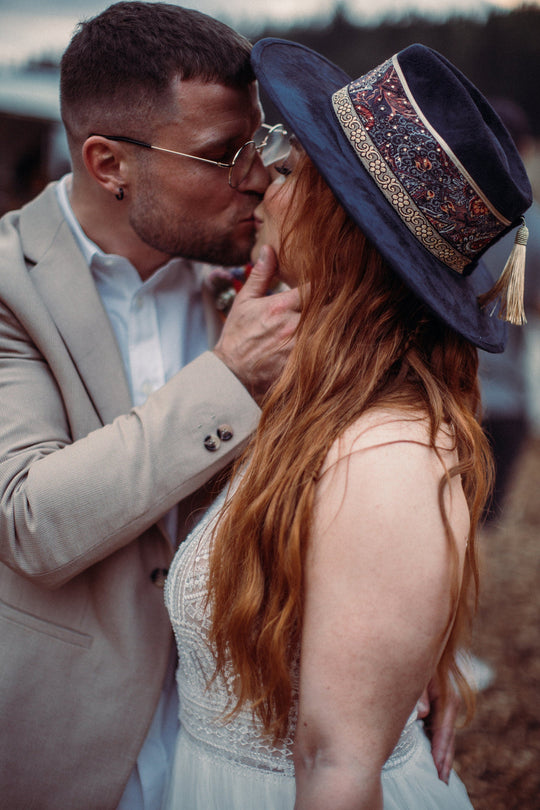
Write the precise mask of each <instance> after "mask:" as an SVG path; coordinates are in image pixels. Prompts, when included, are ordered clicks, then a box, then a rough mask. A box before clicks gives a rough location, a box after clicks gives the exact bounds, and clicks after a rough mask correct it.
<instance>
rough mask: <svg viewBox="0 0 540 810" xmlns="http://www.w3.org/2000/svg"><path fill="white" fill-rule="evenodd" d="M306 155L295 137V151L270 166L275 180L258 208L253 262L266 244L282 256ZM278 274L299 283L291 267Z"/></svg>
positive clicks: (291, 282)
mask: <svg viewBox="0 0 540 810" xmlns="http://www.w3.org/2000/svg"><path fill="white" fill-rule="evenodd" d="M302 154H303V152H302V149H301V147H300V146H299V144H298V142H295V141H294V139H293V140H292V144H291V152H290V154H289V156H288V157H287V158H286V160H284V161H283V162H280V163H277V164H274V166H272V167H271V168H270V173H271V181H270V185H269V186H268V188H267V189H266V192H265V195H264V199H263V200H262V202H261V203H260V205H259V206H258V207H257V208H256V209H255V228H256V237H255V244H254V245H253V248H252V250H251V261H252V262H253V263H255V262H256V261H257V259H258V257H259V253H260V251H261V248H262V246H263V245H270V247H271V248H273V249H274V252H275V253H276V255H279V249H280V247H281V241H282V238H283V230H284V225H285V220H286V218H288V216H290V213H291V210H290V203H291V198H292V193H293V190H294V186H295V183H296V167H297V165H298V162H299V160H300V157H301V155H302ZM278 275H279V277H280V279H281V280H282V281H284V282H285V283H286V284H288V285H289V286H291V287H294V286H295V285H296V283H297V279H296V277H295V274H294V272H293V271H292V270H291V269H290V268H283V267H279V269H278Z"/></svg>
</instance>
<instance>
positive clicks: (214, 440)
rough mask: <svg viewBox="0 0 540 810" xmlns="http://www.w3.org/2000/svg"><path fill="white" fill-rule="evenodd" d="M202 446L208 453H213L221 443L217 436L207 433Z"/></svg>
mask: <svg viewBox="0 0 540 810" xmlns="http://www.w3.org/2000/svg"><path fill="white" fill-rule="evenodd" d="M203 444H204V446H205V447H206V449H207V450H208V451H209V452H210V453H214V452H215V451H216V450H217V449H218V447H219V445H220V444H221V442H220V440H219V439H218V437H217V436H214V434H213V433H209V434H208V436H205V437H204V442H203Z"/></svg>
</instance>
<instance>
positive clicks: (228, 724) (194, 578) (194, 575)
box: [165, 493, 417, 777]
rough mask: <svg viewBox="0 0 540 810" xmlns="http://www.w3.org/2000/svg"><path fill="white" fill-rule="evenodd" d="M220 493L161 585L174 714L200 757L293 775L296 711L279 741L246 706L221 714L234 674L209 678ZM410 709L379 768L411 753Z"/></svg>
mask: <svg viewBox="0 0 540 810" xmlns="http://www.w3.org/2000/svg"><path fill="white" fill-rule="evenodd" d="M224 500H225V493H222V495H221V496H220V497H219V498H218V499H217V501H216V502H215V503H214V504H213V506H212V507H211V508H210V509H209V511H208V512H207V514H206V516H205V517H204V518H203V519H202V521H201V522H200V523H199V524H198V525H197V526H196V527H195V529H194V531H193V532H192V533H191V534H190V535H189V537H188V538H187V539H186V540H185V541H184V543H183V544H182V546H181V547H180V549H179V551H178V552H177V554H176V556H175V558H174V560H173V562H172V565H171V568H170V572H169V576H168V578H167V582H166V585H165V602H166V605H167V609H168V611H169V615H170V618H171V622H172V626H173V630H174V634H175V638H176V643H177V646H178V657H179V664H178V669H177V674H176V680H177V685H178V693H179V703H180V709H179V716H180V723H181V725H182V730H183V733H185V734H187V735H188V736H189V738H190V739H191V741H192V742H193V744H194V745H195V746H196V747H198V748H200V749H201V753H203V752H204V754H205V756H210V757H211V758H216V760H218V761H220V762H223V760H227V761H228V762H230V764H231V765H234V766H235V767H240V768H248V769H250V772H251V773H252V775H256V774H257V772H260V774H261V776H262V775H264V776H265V777H268V776H270V775H271V774H272V773H274V774H275V775H276V776H277V775H287V776H294V766H293V760H292V743H293V736H294V730H295V725H296V716H295V712H293V713H292V716H291V718H290V731H289V735H288V736H287V738H286V739H285V740H283V741H282V743H281V744H279V745H274V744H273V743H272V741H271V740H270V739H269V738H268V737H267V736H265V735H264V734H263V732H262V726H261V725H260V723H259V722H258V720H256V719H254V718H253V716H252V713H251V710H250V709H249V708H245V707H244V708H242V710H241V711H240V712H239V713H238V714H237V715H235V716H234V717H233V718H229V719H224V718H225V715H226V714H227V712H228V711H229V710H230V708H231V705H234V703H233V702H231V699H232V697H233V695H234V682H235V676H234V675H233V673H232V672H231V673H230V674H228V675H227V676H226V678H220V677H218V678H216V680H214V681H213V682H211V681H212V676H213V674H214V670H215V661H214V657H213V653H212V650H211V648H210V645H209V641H208V632H209V626H210V616H209V611H208V610H207V607H206V585H207V579H208V568H209V557H210V538H211V534H212V529H213V527H214V525H215V521H216V519H217V516H218V514H219V510H220V508H221V507H222V505H223V502H224ZM415 716H416V714H415V713H413V715H411V718H410V719H409V721H408V722H407V725H406V726H405V729H404V731H403V732H402V734H401V737H400V739H399V741H398V744H397V746H396V748H395V749H394V751H393V753H392V756H391V757H390V759H389V760H388V761H387V763H386V764H385V766H384V768H385V769H389V768H393V767H398V766H399V765H402V764H403V762H405V761H406V760H407V759H409V757H410V756H412V754H413V752H414V750H415V748H416V745H417V735H416V734H415V733H414V725H413V724H414V719H415Z"/></svg>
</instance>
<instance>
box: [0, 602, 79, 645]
mask: <svg viewBox="0 0 540 810" xmlns="http://www.w3.org/2000/svg"><path fill="white" fill-rule="evenodd" d="M0 618H1V619H5V620H6V621H8V622H12V623H14V624H17V625H19V626H21V627H24V628H26V629H27V630H33V631H36V632H38V633H42V634H45V635H47V636H51V637H52V638H56V639H58V640H59V641H65V642H66V643H68V644H75V645H76V646H77V647H86V648H89V647H91V646H92V636H89V635H88V634H87V633H80V632H79V631H78V630H73V629H72V628H71V627H64V626H63V625H61V624H56V623H54V622H49V621H46V620H45V619H40V618H39V617H38V616H34V615H33V614H32V613H27V612H26V611H24V610H19V609H18V608H14V607H12V606H11V605H8V604H7V603H6V602H0Z"/></svg>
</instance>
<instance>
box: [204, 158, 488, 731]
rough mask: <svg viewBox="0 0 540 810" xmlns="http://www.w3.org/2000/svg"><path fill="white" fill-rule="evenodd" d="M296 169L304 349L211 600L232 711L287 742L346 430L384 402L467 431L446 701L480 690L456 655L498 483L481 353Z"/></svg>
mask: <svg viewBox="0 0 540 810" xmlns="http://www.w3.org/2000/svg"><path fill="white" fill-rule="evenodd" d="M296 171H297V172H298V174H297V180H296V186H295V192H294V195H293V200H292V203H291V208H290V212H289V214H290V216H289V217H288V218H287V221H288V222H289V223H290V227H289V228H288V230H287V233H286V234H285V235H284V240H283V244H282V250H281V255H280V262H281V263H287V264H288V265H289V266H291V267H295V269H296V271H297V272H298V273H299V275H300V278H301V281H303V282H309V293H307V294H306V295H305V300H304V301H303V308H302V315H301V320H300V324H299V327H298V330H297V334H296V345H295V347H294V349H293V351H292V353H291V356H290V359H289V361H288V364H287V366H286V368H285V371H284V373H283V375H282V376H281V378H280V379H279V381H278V382H277V383H276V385H275V387H274V388H273V390H272V391H271V393H270V394H269V396H268V398H267V400H266V402H265V404H264V407H263V412H262V416H261V420H260V424H259V427H258V430H257V432H256V434H255V436H254V438H253V441H252V442H251V444H250V446H249V447H248V448H247V450H246V452H245V454H244V455H243V457H242V458H241V459H240V460H239V462H238V464H237V467H236V469H238V468H239V467H243V468H244V469H243V473H242V477H241V480H240V483H239V484H238V488H237V489H236V491H235V493H234V495H233V496H232V498H231V499H230V502H229V504H228V506H227V508H226V509H225V510H224V512H223V514H222V516H221V518H220V521H219V523H218V525H217V528H216V531H215V533H214V537H213V547H212V552H211V559H210V579H209V597H208V599H209V605H210V610H211V619H212V624H211V633H210V641H211V643H212V644H213V647H214V649H215V654H216V662H217V664H216V674H219V673H221V674H225V673H226V672H227V671H229V668H230V667H232V670H233V672H234V673H235V674H236V675H237V676H238V677H237V679H236V681H237V683H236V690H235V694H236V697H237V702H236V704H235V705H234V706H231V710H232V711H233V712H234V711H236V710H238V709H239V708H240V707H242V706H243V705H251V707H252V708H253V711H254V713H255V715H256V716H258V718H259V719H260V720H261V722H262V724H263V726H264V728H265V730H266V731H267V732H268V733H269V734H270V735H271V736H273V737H274V738H279V737H283V736H285V734H286V732H287V728H288V721H289V713H290V709H291V703H292V699H293V683H292V678H291V673H292V670H293V667H294V663H295V659H296V656H297V654H298V649H299V645H300V640H301V632H302V617H303V605H304V576H303V571H304V559H305V555H306V549H307V546H308V544H309V539H310V527H311V522H312V516H313V504H314V496H315V489H316V486H317V478H318V476H319V473H320V471H321V467H322V465H323V462H324V460H325V457H326V455H327V453H328V451H329V449H330V447H331V446H332V444H333V443H334V442H335V440H336V439H337V438H338V437H339V436H340V434H341V433H343V431H344V430H345V429H346V428H347V427H348V426H349V425H351V424H352V423H353V422H354V421H355V420H357V419H358V417H359V416H360V415H361V414H363V413H364V412H365V411H367V410H368V409H369V408H371V407H373V406H375V405H377V406H380V405H383V406H385V407H396V408H397V407H399V408H400V409H403V408H406V409H410V410H411V412H415V413H418V412H419V411H420V412H422V413H424V414H426V415H427V417H428V420H429V425H430V443H431V446H432V447H433V448H435V449H436V447H435V440H436V437H437V434H438V431H439V429H440V428H441V427H443V426H445V425H450V426H451V427H452V429H453V433H454V435H455V445H456V448H457V453H458V458H459V464H458V466H457V467H455V468H454V469H452V470H449V471H448V472H447V475H446V476H444V477H443V479H442V480H441V485H440V501H439V503H440V508H441V514H442V516H443V520H444V522H445V527H446V532H447V537H448V542H449V545H450V548H451V549H452V555H453V556H452V559H453V567H452V571H451V574H450V576H451V588H452V598H453V607H454V610H453V612H452V615H451V616H450V617H449V620H448V626H447V630H446V634H447V640H446V643H445V646H444V651H443V654H442V656H441V658H440V661H439V664H438V668H437V675H438V680H439V684H440V688H441V692H442V695H443V698H444V696H445V695H446V694H447V692H448V688H449V683H450V679H451V675H452V676H453V677H454V679H455V680H456V681H457V683H458V685H459V686H460V688H461V689H462V691H463V692H465V693H466V691H467V687H466V683H465V682H464V680H463V679H462V678H461V675H460V673H459V671H458V670H457V667H456V664H455V654H456V652H457V650H458V648H460V647H461V646H462V645H463V644H464V643H465V642H466V637H467V634H468V630H469V626H470V618H471V614H472V612H473V609H474V605H473V604H471V598H470V596H471V592H472V594H473V596H475V595H476V591H477V586H478V565H477V559H476V545H475V536H476V527H477V523H478V520H479V517H480V514H481V511H482V508H483V505H484V503H485V500H486V498H487V495H488V492H489V485H490V480H491V456H490V451H489V447H488V444H487V441H486V439H485V437H484V434H483V432H482V430H481V428H480V425H479V423H478V411H479V407H480V399H479V389H478V379H477V365H478V358H477V352H476V349H475V348H474V347H473V346H472V345H471V344H470V343H468V342H467V341H466V340H464V339H463V338H461V337H460V336H459V335H458V334H457V333H455V332H454V331H453V330H451V329H449V328H447V327H446V326H445V325H444V324H442V323H441V322H440V321H439V320H438V319H436V318H435V317H434V316H433V315H432V314H431V312H430V311H429V310H428V309H427V308H426V307H425V306H424V305H423V303H422V302H421V301H419V300H418V299H417V298H416V297H415V296H414V295H413V294H412V293H411V292H410V291H409V290H408V288H407V287H406V286H405V285H404V284H403V283H402V282H401V280H400V279H399V278H398V276H397V275H396V274H395V273H394V272H393V271H391V270H390V268H388V266H387V265H386V263H385V261H384V260H383V259H382V257H381V256H380V254H379V253H378V251H377V250H376V249H375V248H374V247H373V246H372V245H371V244H370V243H369V242H368V241H367V240H366V238H365V237H364V236H363V234H362V233H361V231H360V230H359V229H358V227H357V226H356V225H355V224H354V223H353V222H352V220H351V219H350V218H349V217H348V215H347V214H346V212H345V211H344V209H343V208H342V207H341V205H340V204H339V203H338V202H337V201H336V199H335V197H334V195H333V194H332V192H331V190H330V189H329V188H328V186H327V185H326V183H325V182H324V180H323V179H322V178H321V176H320V175H319V173H318V172H317V171H316V169H315V168H314V167H313V165H312V164H311V162H310V161H309V160H308V159H307V158H304V159H303V160H302V163H301V165H300V166H299V168H298V169H297V170H296ZM454 475H461V476H462V482H463V488H464V491H465V496H466V498H467V502H468V505H469V510H470V515H471V531H470V537H469V543H468V546H467V551H466V560H465V566H464V574H463V579H462V578H461V571H460V570H459V567H458V559H457V551H456V547H455V542H454V538H453V536H452V532H451V529H450V526H449V523H448V520H447V518H446V515H445V513H444V505H443V491H444V487H445V486H446V485H447V483H448V480H449V477H451V476H454ZM446 634H445V635H446ZM465 696H466V697H467V695H465ZM469 697H470V695H469Z"/></svg>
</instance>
